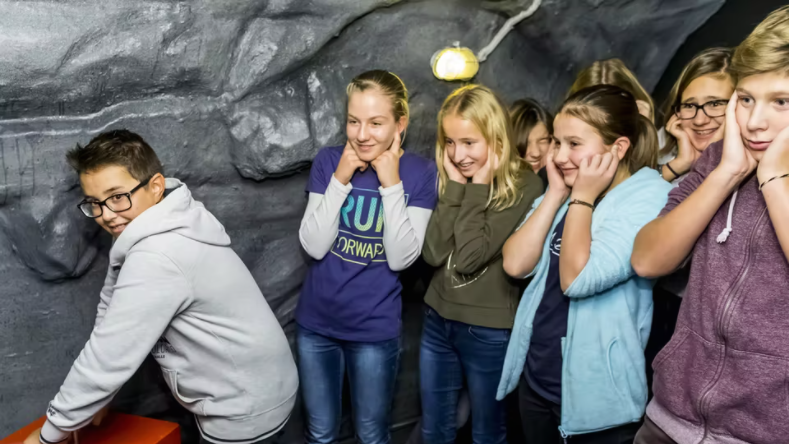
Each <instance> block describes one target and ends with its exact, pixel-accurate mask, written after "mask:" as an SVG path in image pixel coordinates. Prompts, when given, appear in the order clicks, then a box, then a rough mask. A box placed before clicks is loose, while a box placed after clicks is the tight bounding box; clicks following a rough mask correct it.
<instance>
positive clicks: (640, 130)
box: [557, 85, 658, 174]
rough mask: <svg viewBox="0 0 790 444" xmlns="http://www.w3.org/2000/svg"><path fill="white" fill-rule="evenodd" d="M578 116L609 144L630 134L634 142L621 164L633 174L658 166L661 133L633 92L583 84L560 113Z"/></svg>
mask: <svg viewBox="0 0 790 444" xmlns="http://www.w3.org/2000/svg"><path fill="white" fill-rule="evenodd" d="M560 114H565V115H568V116H573V117H576V118H577V119H579V120H581V121H583V122H584V123H586V124H588V125H590V126H592V127H593V128H594V129H595V131H596V132H597V133H598V135H600V136H601V138H602V139H603V141H604V143H605V144H606V145H611V144H613V143H614V142H615V140H617V139H618V138H620V137H627V138H628V140H629V141H630V142H631V146H630V147H629V148H628V151H626V153H625V157H623V159H622V160H621V161H620V167H619V168H627V169H628V172H629V173H630V174H634V173H636V172H637V171H639V170H640V169H642V168H644V167H650V168H656V165H657V163H658V135H657V134H656V128H655V126H653V123H652V122H650V120H649V119H648V118H647V117H645V116H643V115H642V114H640V113H639V108H637V106H636V100H634V96H633V95H631V93H630V92H628V91H626V90H624V89H622V88H619V87H617V86H612V85H597V86H591V87H589V88H584V89H582V90H580V91H578V92H576V93H575V94H573V95H572V96H570V97H569V98H568V99H567V100H566V101H565V103H564V104H563V105H562V108H561V109H560V112H559V113H557V115H560Z"/></svg>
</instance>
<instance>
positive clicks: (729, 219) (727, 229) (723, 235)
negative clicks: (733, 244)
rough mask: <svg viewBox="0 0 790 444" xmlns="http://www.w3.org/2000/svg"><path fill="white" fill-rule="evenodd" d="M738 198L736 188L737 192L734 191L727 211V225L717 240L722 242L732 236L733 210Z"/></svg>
mask: <svg viewBox="0 0 790 444" xmlns="http://www.w3.org/2000/svg"><path fill="white" fill-rule="evenodd" d="M737 198H738V190H735V192H734V193H732V198H731V199H730V210H729V211H728V212H727V226H726V227H725V228H724V229H723V230H721V233H720V234H719V236H718V237H717V238H716V242H718V243H720V244H723V243H725V242H727V238H728V237H729V236H730V233H732V210H733V208H735V199H737Z"/></svg>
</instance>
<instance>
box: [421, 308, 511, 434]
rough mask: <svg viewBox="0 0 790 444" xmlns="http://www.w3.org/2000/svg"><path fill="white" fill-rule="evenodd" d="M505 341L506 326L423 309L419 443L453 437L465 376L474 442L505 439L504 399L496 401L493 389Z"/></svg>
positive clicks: (508, 337) (502, 360)
mask: <svg viewBox="0 0 790 444" xmlns="http://www.w3.org/2000/svg"><path fill="white" fill-rule="evenodd" d="M509 340H510V330H507V329H498V328H487V327H479V326H475V325H469V324H464V323H463V322H456V321H451V320H448V319H444V318H443V317H441V316H440V315H439V313H437V312H436V311H434V310H433V309H432V308H430V307H428V308H426V310H425V321H424V324H423V331H422V343H421V345H420V394H421V397H422V435H423V442H425V443H426V444H428V443H430V444H451V443H454V442H455V434H456V418H455V416H456V406H457V405H458V396H459V394H460V393H461V389H462V388H463V387H464V381H466V386H467V388H468V390H469V401H470V404H471V406H472V441H473V442H474V444H494V443H496V444H501V443H506V442H507V425H506V422H507V418H506V411H505V403H504V402H503V401H497V400H496V392H497V387H498V386H499V378H500V377H501V376H502V365H503V364H504V362H505V352H506V351H507V343H508V341H509Z"/></svg>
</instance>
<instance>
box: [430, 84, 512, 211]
mask: <svg viewBox="0 0 790 444" xmlns="http://www.w3.org/2000/svg"><path fill="white" fill-rule="evenodd" d="M448 116H458V117H460V118H461V119H464V120H467V121H469V122H472V123H473V124H474V125H475V127H476V128H477V129H478V130H479V131H480V133H482V134H483V138H484V139H485V141H486V144H488V146H489V148H490V149H492V150H493V155H496V156H499V167H498V168H497V169H496V170H495V171H494V173H493V176H494V177H493V180H492V181H491V185H490V189H489V194H488V207H489V208H491V209H494V210H497V211H501V210H504V209H507V208H510V207H512V206H513V205H515V204H516V203H517V202H518V201H519V200H520V199H521V196H520V195H519V194H518V193H517V189H518V184H517V181H518V176H519V174H520V172H521V170H523V169H525V168H526V163H525V162H524V160H523V159H522V158H521V157H519V155H518V152H517V151H516V150H515V149H514V147H513V130H512V126H511V122H510V116H509V114H508V111H507V107H506V106H505V105H504V104H503V103H502V101H501V100H500V99H499V98H498V97H497V96H496V95H495V94H494V93H493V91H491V90H490V89H488V88H486V87H485V86H482V85H466V86H463V87H461V88H458V89H456V90H455V91H453V92H452V94H450V95H449V96H447V98H446V99H445V100H444V103H443V104H442V108H441V109H440V110H439V116H438V117H437V120H438V129H437V131H436V165H437V166H438V168H439V192H440V193H443V192H444V188H445V186H447V182H448V180H449V178H448V176H447V171H445V169H444V150H445V139H446V138H447V135H446V134H445V132H444V127H443V126H442V121H443V120H444V118H445V117H448ZM490 155H492V153H489V156H490Z"/></svg>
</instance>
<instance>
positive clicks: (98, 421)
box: [91, 406, 110, 426]
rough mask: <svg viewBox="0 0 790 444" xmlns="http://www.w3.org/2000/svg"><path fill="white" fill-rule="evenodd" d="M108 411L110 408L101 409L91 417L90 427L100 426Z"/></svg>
mask: <svg viewBox="0 0 790 444" xmlns="http://www.w3.org/2000/svg"><path fill="white" fill-rule="evenodd" d="M109 411H110V406H106V407H104V408H103V409H101V410H99V412H98V413H96V414H95V415H93V420H92V421H91V425H94V426H100V425H101V423H102V421H104V418H106V417H107V413H109Z"/></svg>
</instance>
